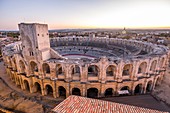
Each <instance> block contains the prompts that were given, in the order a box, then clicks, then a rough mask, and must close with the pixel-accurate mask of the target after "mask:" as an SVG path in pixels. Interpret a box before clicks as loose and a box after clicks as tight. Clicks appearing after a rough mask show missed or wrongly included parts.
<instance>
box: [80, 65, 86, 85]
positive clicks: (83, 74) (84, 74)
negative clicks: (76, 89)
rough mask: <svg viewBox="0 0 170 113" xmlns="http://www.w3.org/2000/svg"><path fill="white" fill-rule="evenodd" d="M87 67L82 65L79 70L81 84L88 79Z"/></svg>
mask: <svg viewBox="0 0 170 113" xmlns="http://www.w3.org/2000/svg"><path fill="white" fill-rule="evenodd" d="M87 74H88V66H87V65H83V66H82V68H81V80H80V81H81V82H82V83H86V82H87V79H88V76H87Z"/></svg>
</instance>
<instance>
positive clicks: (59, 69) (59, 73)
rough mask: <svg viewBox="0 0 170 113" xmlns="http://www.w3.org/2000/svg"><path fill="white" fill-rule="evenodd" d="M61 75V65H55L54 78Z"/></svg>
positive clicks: (62, 72)
mask: <svg viewBox="0 0 170 113" xmlns="http://www.w3.org/2000/svg"><path fill="white" fill-rule="evenodd" d="M62 74H64V71H63V68H62V65H61V64H57V65H56V76H57V75H62Z"/></svg>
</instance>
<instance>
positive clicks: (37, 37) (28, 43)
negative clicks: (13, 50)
mask: <svg viewBox="0 0 170 113" xmlns="http://www.w3.org/2000/svg"><path fill="white" fill-rule="evenodd" d="M19 31H20V35H21V41H22V47H23V50H22V54H23V57H24V58H26V59H28V60H37V61H40V60H47V59H49V58H50V57H51V55H50V41H49V33H48V26H47V24H38V23H31V24H30V23H29V24H28V23H21V24H19Z"/></svg>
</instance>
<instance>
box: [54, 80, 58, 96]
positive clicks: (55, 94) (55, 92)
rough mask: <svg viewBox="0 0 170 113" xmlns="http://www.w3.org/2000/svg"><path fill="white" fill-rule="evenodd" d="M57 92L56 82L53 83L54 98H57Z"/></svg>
mask: <svg viewBox="0 0 170 113" xmlns="http://www.w3.org/2000/svg"><path fill="white" fill-rule="evenodd" d="M57 93H58V92H57V91H56V83H55V81H53V97H54V98H57Z"/></svg>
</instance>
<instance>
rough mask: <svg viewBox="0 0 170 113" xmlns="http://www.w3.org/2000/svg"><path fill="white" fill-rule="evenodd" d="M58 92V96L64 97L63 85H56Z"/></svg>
mask: <svg viewBox="0 0 170 113" xmlns="http://www.w3.org/2000/svg"><path fill="white" fill-rule="evenodd" d="M58 92H59V96H60V97H64V98H66V89H65V88H64V87H63V86H59V87H58Z"/></svg>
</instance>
